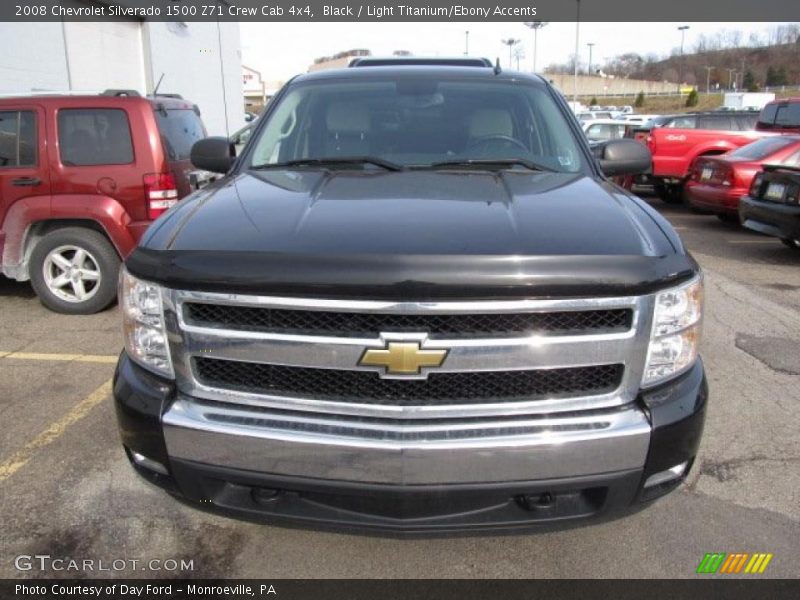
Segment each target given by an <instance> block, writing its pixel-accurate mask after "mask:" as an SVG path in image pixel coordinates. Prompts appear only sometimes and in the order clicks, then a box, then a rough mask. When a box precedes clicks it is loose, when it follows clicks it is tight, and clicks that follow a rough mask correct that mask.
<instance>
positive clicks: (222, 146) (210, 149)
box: [190, 137, 234, 173]
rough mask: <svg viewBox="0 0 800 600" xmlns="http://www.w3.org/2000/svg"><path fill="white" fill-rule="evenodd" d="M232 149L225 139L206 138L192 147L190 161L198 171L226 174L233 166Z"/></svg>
mask: <svg viewBox="0 0 800 600" xmlns="http://www.w3.org/2000/svg"><path fill="white" fill-rule="evenodd" d="M233 156H234V152H233V148H232V147H231V142H230V140H229V139H228V138H226V137H208V138H205V139H202V140H199V141H197V142H195V143H194V145H193V146H192V151H191V153H190V160H191V161H192V164H193V165H194V166H195V167H197V168H198V169H203V170H205V171H211V172H212V173H227V172H228V171H229V170H230V168H231V165H232V164H233Z"/></svg>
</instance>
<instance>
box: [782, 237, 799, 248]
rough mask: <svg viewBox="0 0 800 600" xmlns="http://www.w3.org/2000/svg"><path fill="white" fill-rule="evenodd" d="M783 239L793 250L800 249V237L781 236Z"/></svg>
mask: <svg viewBox="0 0 800 600" xmlns="http://www.w3.org/2000/svg"><path fill="white" fill-rule="evenodd" d="M781 241H782V242H783V243H784V245H786V246H789V248H791V249H792V250H797V251H800V239H796V238H795V239H792V238H781Z"/></svg>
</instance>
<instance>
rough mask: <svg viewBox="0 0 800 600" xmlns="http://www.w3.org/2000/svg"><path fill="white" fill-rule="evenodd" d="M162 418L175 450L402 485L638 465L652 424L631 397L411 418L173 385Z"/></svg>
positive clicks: (241, 465) (180, 454)
mask: <svg viewBox="0 0 800 600" xmlns="http://www.w3.org/2000/svg"><path fill="white" fill-rule="evenodd" d="M162 423H163V431H164V438H165V441H166V446H167V452H168V454H169V456H170V457H173V458H178V459H186V460H191V461H194V462H196V463H203V464H206V465H211V466H217V467H228V468H234V469H242V470H248V471H255V472H259V473H263V474H272V475H289V476H295V477H309V478H321V479H328V480H338V481H341V482H357V483H386V484H402V485H422V484H458V483H490V482H510V481H529V480H542V479H551V478H564V477H573V476H575V477H578V476H585V475H594V474H601V473H610V472H614V471H622V470H626V469H638V468H641V467H643V466H644V464H645V461H646V458H647V452H648V446H649V443H650V431H651V428H650V424H649V423H648V421H647V419H646V418H645V416H644V414H643V413H642V411H641V410H639V409H638V408H636V407H635V406H633V405H627V406H625V407H618V408H611V409H604V410H600V411H593V412H591V413H583V414H581V415H580V416H558V415H554V416H548V417H542V418H519V417H515V418H513V419H512V418H503V419H498V420H493V421H488V422H487V421H485V420H484V421H481V422H475V421H474V420H467V419H461V420H450V419H448V420H436V421H418V422H409V421H390V420H379V421H378V420H374V419H363V418H360V419H359V418H345V417H341V416H335V417H333V416H325V415H314V414H310V413H289V412H283V411H274V410H269V409H263V408H261V409H260V408H253V407H243V406H233V405H231V406H225V405H221V403H215V402H204V401H202V400H199V399H197V398H190V397H188V396H181V395H179V396H178V399H177V400H176V401H175V402H174V403H173V404H172V405H171V407H170V408H169V410H168V411H167V412H166V414H164V416H163V419H162Z"/></svg>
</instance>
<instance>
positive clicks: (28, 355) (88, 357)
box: [0, 352, 119, 365]
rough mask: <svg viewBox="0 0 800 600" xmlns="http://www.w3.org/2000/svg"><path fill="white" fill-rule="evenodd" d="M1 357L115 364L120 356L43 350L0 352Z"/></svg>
mask: <svg viewBox="0 0 800 600" xmlns="http://www.w3.org/2000/svg"><path fill="white" fill-rule="evenodd" d="M0 358H10V359H14V360H41V361H60V362H86V363H104V364H110V365H111V364H114V363H116V362H117V359H118V358H119V357H118V356H110V355H107V354H60V353H58V354H51V353H43V352H0Z"/></svg>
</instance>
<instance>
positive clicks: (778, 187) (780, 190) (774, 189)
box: [764, 183, 786, 202]
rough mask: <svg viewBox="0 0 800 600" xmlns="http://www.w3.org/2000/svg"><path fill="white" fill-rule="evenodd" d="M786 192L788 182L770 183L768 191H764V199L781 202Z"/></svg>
mask: <svg viewBox="0 0 800 600" xmlns="http://www.w3.org/2000/svg"><path fill="white" fill-rule="evenodd" d="M785 192H786V184H783V183H770V184H769V185H768V186H767V191H766V192H764V199H765V200H773V201H775V202H779V201H781V200H783V195H784V193H785Z"/></svg>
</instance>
